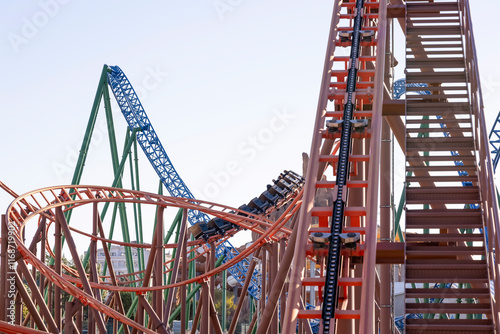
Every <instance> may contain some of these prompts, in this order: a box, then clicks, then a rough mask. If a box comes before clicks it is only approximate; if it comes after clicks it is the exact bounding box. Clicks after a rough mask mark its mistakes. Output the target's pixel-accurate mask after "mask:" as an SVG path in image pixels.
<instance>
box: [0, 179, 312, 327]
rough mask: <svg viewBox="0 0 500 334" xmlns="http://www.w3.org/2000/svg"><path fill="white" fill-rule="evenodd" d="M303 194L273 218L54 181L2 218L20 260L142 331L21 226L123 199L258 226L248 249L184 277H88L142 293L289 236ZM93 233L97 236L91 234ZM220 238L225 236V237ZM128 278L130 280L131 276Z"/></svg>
mask: <svg viewBox="0 0 500 334" xmlns="http://www.w3.org/2000/svg"><path fill="white" fill-rule="evenodd" d="M301 198H302V191H300V192H299V193H298V194H297V196H296V197H295V199H294V200H293V202H292V203H291V204H290V205H289V207H288V208H287V209H286V210H285V212H284V213H283V214H282V215H281V217H280V218H279V219H278V220H277V221H276V222H272V221H270V220H268V219H266V218H264V217H262V216H259V215H251V214H250V215H249V214H248V213H247V212H241V211H240V210H238V209H235V208H231V207H228V206H224V205H220V204H216V203H212V202H207V201H201V200H193V199H189V198H179V197H169V196H163V195H158V194H153V193H147V192H142V191H135V190H126V189H118V188H112V187H101V186H81V185H78V186H76V185H69V186H54V187H46V188H42V189H38V190H34V191H31V192H28V193H26V194H24V195H22V196H19V197H18V198H16V199H15V200H14V201H13V202H12V203H11V204H10V205H9V207H8V208H7V212H6V220H7V226H8V227H9V229H10V231H13V232H14V233H13V237H14V239H15V243H16V247H17V250H18V252H19V254H20V255H21V256H22V257H23V259H24V261H26V262H27V263H29V264H31V265H33V266H34V267H36V268H37V270H38V271H39V272H40V274H41V275H44V276H45V277H46V278H47V279H48V280H50V281H51V282H52V283H54V284H55V285H57V286H58V287H60V288H61V289H63V290H64V291H66V292H68V293H70V294H71V295H72V296H74V297H75V298H77V299H78V300H80V301H81V302H82V303H83V304H84V305H89V306H91V307H93V308H94V309H96V310H98V311H99V312H102V313H103V314H106V315H107V316H110V317H112V318H115V319H117V320H119V321H121V322H122V323H124V324H127V325H130V326H132V327H134V328H137V329H140V330H142V331H144V332H146V333H154V332H152V331H150V330H148V329H146V328H144V327H143V326H141V325H139V324H137V323H135V322H134V321H133V320H130V319H128V318H127V317H126V316H125V315H123V314H121V313H119V312H117V311H115V310H114V309H113V308H111V307H109V306H107V305H105V304H104V303H102V302H100V301H98V300H96V299H94V298H93V297H92V296H91V295H88V294H87V293H85V292H84V291H82V290H81V289H80V288H78V287H77V286H81V284H79V282H81V280H80V279H79V278H78V277H77V275H76V273H75V272H74V271H73V272H72V274H75V276H74V277H71V276H69V275H59V274H57V273H56V272H55V271H54V270H53V269H51V268H50V267H48V266H47V265H46V264H45V263H44V262H42V261H41V260H39V259H38V257H37V256H36V254H33V253H31V252H30V250H29V249H28V247H27V246H26V245H25V244H24V243H23V238H22V233H23V229H24V228H25V227H26V224H27V223H28V222H29V221H30V220H31V219H33V218H34V217H36V216H40V217H45V219H46V220H47V227H46V229H47V230H48V228H49V226H50V225H51V224H52V223H54V222H55V214H54V209H55V208H58V207H60V208H62V209H63V212H65V211H68V210H73V209H75V208H78V207H80V206H82V205H85V204H91V203H95V202H97V203H104V202H122V203H141V204H150V205H156V206H163V207H177V208H183V209H188V210H199V211H201V212H204V213H206V214H209V215H212V216H215V217H219V218H222V219H224V220H227V221H229V222H231V223H233V224H236V225H238V226H240V227H243V228H244V229H248V230H251V231H253V232H257V233H258V234H259V235H260V237H259V238H258V239H257V240H256V241H255V242H254V243H253V244H252V245H251V246H249V247H248V248H247V249H245V250H244V251H242V252H241V253H240V254H238V255H237V256H235V257H234V258H233V259H231V260H230V261H227V262H226V263H224V264H222V265H220V266H219V267H217V268H215V269H212V270H210V271H208V272H205V273H204V274H202V275H200V276H197V277H195V278H192V279H189V280H186V281H182V282H176V283H172V284H169V285H162V286H151V287H124V286H116V285H110V284H109V283H96V282H89V283H90V285H91V287H92V288H97V289H101V290H108V291H128V292H135V293H136V294H144V293H147V292H151V291H157V290H163V289H169V288H174V287H179V286H182V285H185V284H190V283H195V282H202V281H205V280H207V279H208V278H209V277H210V276H213V275H215V274H218V273H220V272H222V271H223V270H226V269H228V268H230V267H231V266H233V265H235V264H236V263H238V262H240V261H241V260H242V259H244V258H246V257H247V256H249V255H250V254H252V253H254V252H255V251H256V250H257V249H258V248H259V247H261V246H262V245H264V244H266V243H267V242H269V241H276V240H279V239H281V238H287V237H288V236H289V235H290V233H291V230H290V229H288V228H285V227H284V225H285V223H286V222H287V221H288V220H289V219H290V218H291V217H292V216H293V215H294V214H295V213H296V212H297V210H298V209H299V208H300V204H301ZM231 211H232V212H231ZM239 212H241V213H244V214H245V215H248V216H242V215H238V213H239ZM71 230H72V232H74V233H79V234H81V235H84V236H87V237H89V234H88V233H85V232H82V231H79V230H78V229H75V228H73V227H72V228H71ZM91 237H92V238H95V236H91ZM223 239H224V240H225V238H223ZM96 240H99V241H104V242H106V243H108V244H119V245H125V246H133V247H139V248H141V247H142V248H147V247H149V246H150V245H146V244H143V245H140V244H126V243H123V242H119V241H114V240H110V239H103V238H99V237H98V238H96ZM221 241H223V240H222V239H221V240H219V242H221ZM196 244H200V243H199V242H198V241H195V242H193V243H191V244H189V245H196ZM164 247H177V244H168V245H164ZM46 248H47V249H48V250H49V252H50V254H51V255H52V256H53V255H54V254H53V253H52V251H51V250H50V246H49V245H48V244H47V247H46ZM205 252H206V251H205ZM136 274H137V273H131V274H127V276H131V275H136ZM105 278H106V277H105V276H102V277H100V279H99V280H100V281H101V279H105ZM134 282H136V281H134ZM126 283H133V282H131V281H129V282H126Z"/></svg>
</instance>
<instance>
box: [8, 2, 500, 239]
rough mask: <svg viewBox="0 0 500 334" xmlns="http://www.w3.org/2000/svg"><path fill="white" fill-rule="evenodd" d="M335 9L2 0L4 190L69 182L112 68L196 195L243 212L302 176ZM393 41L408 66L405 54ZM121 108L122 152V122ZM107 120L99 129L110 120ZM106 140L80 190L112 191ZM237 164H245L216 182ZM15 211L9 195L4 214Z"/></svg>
mask: <svg viewBox="0 0 500 334" xmlns="http://www.w3.org/2000/svg"><path fill="white" fill-rule="evenodd" d="M216 5H220V6H223V7H224V8H225V11H224V9H223V11H222V12H221V11H219V12H218V11H217V9H216ZM332 6H333V2H332V1H326V0H316V1H311V2H306V1H297V0H292V1H282V0H273V1H263V0H220V1H212V0H206V1H199V0H194V1H189V2H184V1H148V2H138V1H108V2H89V1H86V2H84V1H76V0H73V1H69V0H64V1H63V0H60V1H56V0H41V1H22V2H21V1H13V0H5V1H2V3H1V4H0V13H1V14H0V15H1V20H0V36H1V38H0V49H1V53H0V55H1V60H2V61H1V65H0V66H1V72H0V73H1V74H2V80H1V81H0V91H1V92H2V94H3V96H2V100H3V104H2V111H1V113H2V125H3V126H2V131H1V132H0V142H1V146H0V147H1V151H0V152H1V154H2V159H1V162H2V163H1V165H0V180H1V181H3V182H4V183H6V184H7V185H8V186H10V187H11V188H12V189H14V190H15V191H16V192H18V193H25V192H27V191H30V190H34V189H37V188H40V187H44V186H49V185H57V184H69V183H70V181H71V176H72V169H73V167H74V166H73V164H74V162H75V161H76V156H77V154H78V151H79V148H80V145H81V142H82V139H83V133H84V131H85V127H86V124H87V121H88V117H89V115H90V109H91V106H92V102H93V99H94V94H95V91H96V88H97V83H98V80H99V76H100V73H101V70H102V66H103V64H108V65H118V66H120V67H121V68H122V70H123V71H124V72H125V74H126V75H127V76H128V78H129V80H130V81H131V83H132V85H133V86H134V87H135V88H136V90H137V91H138V92H139V94H140V97H141V101H142V104H143V106H144V108H145V110H146V112H147V114H148V116H149V118H150V120H151V122H152V123H153V125H154V128H155V130H156V132H157V134H158V135H159V137H160V139H161V141H162V143H163V146H164V147H165V149H166V151H167V153H168V155H169V157H170V158H171V160H172V162H173V164H174V166H175V168H176V169H177V171H178V172H179V174H180V176H181V178H182V179H183V180H184V182H185V183H186V184H187V185H188V187H189V188H190V189H191V191H192V192H193V193H194V195H195V196H196V197H197V198H200V199H208V200H212V201H214V202H218V203H224V204H227V205H230V206H235V207H238V206H239V205H241V204H243V203H247V202H248V201H249V200H251V199H252V198H253V197H255V196H258V195H259V194H260V193H261V192H262V191H264V190H265V189H266V188H265V187H266V184H268V183H270V182H271V180H272V179H273V178H276V177H277V176H278V174H279V173H280V172H281V171H283V170H284V169H292V170H294V171H296V172H299V173H301V172H302V161H301V153H302V152H309V150H310V140H311V137H312V126H313V123H314V118H315V113H316V105H317V98H318V93H319V85H320V81H321V74H322V69H323V61H324V54H325V49H326V41H327V34H328V30H329V25H330V17H331V11H332ZM221 8H222V7H221ZM498 9H500V4H499V3H498V2H497V1H493V0H481V1H474V2H472V12H473V16H474V28H475V32H476V34H475V36H476V43H477V49H478V53H479V66H480V70H481V74H482V80H483V92H484V94H485V102H486V110H487V112H488V120H489V121H490V124H492V122H493V121H494V120H495V118H496V115H497V112H498V110H499V109H500V108H499V106H498V104H497V103H496V99H495V97H496V95H497V94H498V93H499V92H500V79H499V78H500V69H499V68H498V67H497V66H495V64H496V57H497V54H499V51H500V50H499V49H500V47H499V46H498V43H496V40H497V39H498V36H497V35H496V31H495V30H493V31H492V29H494V28H492V27H493V26H494V23H495V22H496V21H497V20H498V18H497V15H496V13H498ZM398 29H399V28H398ZM397 44H398V45H396V48H398V49H399V50H400V51H399V54H400V55H401V56H400V57H402V56H403V55H404V53H403V52H404V45H403V44H402V43H397ZM396 55H397V56H398V53H397V54H396ZM400 61H402V59H400ZM402 70H403V69H402V68H401V65H400V66H399V68H398V72H399V73H400V74H399V75H398V76H397V77H398V78H400V77H402V73H403V72H402ZM113 108H114V109H113V110H114V114H115V126H116V128H117V131H118V141H119V151H120V153H121V146H120V145H122V143H123V136H124V135H123V133H124V132H123V130H124V128H125V126H126V123H125V121H124V119H123V117H122V116H121V113H120V111H119V109H118V107H117V105H116V104H115V103H114V104H113ZM100 115H101V117H100V118H99V119H98V124H100V123H101V122H102V121H103V119H104V118H103V117H102V116H103V115H104V112H103V109H101V111H100ZM277 115H288V116H286V117H284V118H283V116H282V118H277ZM99 129H102V127H99V125H98V126H97V127H96V131H97V136H96V138H95V139H96V140H95V141H94V144H93V146H92V148H91V150H90V152H89V156H88V160H87V161H88V163H87V166H86V167H87V169H86V172H84V176H83V179H82V184H100V185H109V184H111V182H112V174H111V170H112V166H111V162H110V159H109V153H108V152H109V146H108V142H107V137H102V136H107V134H106V133H105V132H103V131H101V130H99ZM259 136H260V138H259ZM252 138H257V139H252ZM255 140H256V141H257V143H255ZM140 159H141V172H142V174H141V180H142V188H143V189H145V190H148V191H156V189H157V181H156V180H157V179H156V174H155V173H154V171H153V169H152V168H151V167H150V166H149V163H148V162H147V160H146V158H145V156H144V155H143V154H142V152H141V155H140ZM228 163H230V164H233V165H236V166H238V167H237V168H234V167H233V175H231V176H230V177H229V178H228V179H226V178H222V179H221V178H220V175H222V174H225V173H226V172H224V171H225V170H226V169H227V165H228ZM401 173H403V172H401ZM215 175H219V185H218V186H215V185H216V182H215V179H216V177H215ZM226 175H227V174H226ZM126 180H127V183H126V184H125V185H126V186H127V184H128V180H129V177H128V176H126ZM396 198H399V194H396ZM11 200H12V198H10V197H9V196H8V195H6V194H5V193H4V192H2V191H0V211H2V212H4V210H5V209H6V208H7V206H8V204H9V203H10V202H11ZM89 219H90V218H89ZM149 223H151V222H149ZM145 224H146V225H147V224H148V223H147V222H146V223H145ZM146 229H147V227H146V228H145V230H146ZM132 230H133V229H132V227H131V231H132ZM148 234H149V233H148ZM148 234H146V236H145V238H146V240H148V239H149V238H148V237H147V235H148ZM243 240H244V238H240V239H239V240H237V241H235V244H240V243H241V242H243ZM247 240H248V239H247Z"/></svg>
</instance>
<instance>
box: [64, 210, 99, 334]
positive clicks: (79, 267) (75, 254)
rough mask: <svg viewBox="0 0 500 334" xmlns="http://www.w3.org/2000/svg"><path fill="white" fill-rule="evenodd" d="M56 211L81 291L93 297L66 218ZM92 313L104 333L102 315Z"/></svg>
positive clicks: (93, 310)
mask: <svg viewBox="0 0 500 334" xmlns="http://www.w3.org/2000/svg"><path fill="white" fill-rule="evenodd" d="M55 211H56V216H57V222H58V224H59V225H60V226H61V229H62V231H64V236H65V237H66V241H67V242H68V248H69V250H70V252H71V255H72V257H73V261H74V263H75V266H76V269H77V271H78V275H79V276H80V281H81V283H82V286H83V290H84V291H85V292H86V293H88V294H89V295H91V296H93V293H92V289H91V287H90V284H89V281H88V280H87V275H86V273H85V269H84V268H83V265H82V262H81V261H80V257H79V256H78V252H77V250H76V244H75V241H74V240H73V237H72V235H71V232H70V230H69V226H68V223H67V221H66V218H65V217H64V214H63V211H62V208H61V207H57V208H56V209H55ZM90 309H91V310H92V312H93V313H94V316H95V318H96V321H97V327H98V328H99V330H100V331H101V332H105V331H106V328H105V326H104V320H103V318H102V314H100V313H99V312H98V311H97V310H95V309H94V308H90Z"/></svg>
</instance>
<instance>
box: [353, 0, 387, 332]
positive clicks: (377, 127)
mask: <svg viewBox="0 0 500 334" xmlns="http://www.w3.org/2000/svg"><path fill="white" fill-rule="evenodd" d="M386 20H387V2H386V1H380V4H379V25H378V31H377V41H378V42H377V60H376V64H377V67H376V69H375V89H374V94H373V96H374V100H373V112H372V135H371V139H370V153H371V157H370V169H369V171H368V178H367V179H368V184H369V187H368V190H367V198H368V199H370V200H369V201H368V203H367V210H366V213H367V216H366V222H367V223H366V239H365V245H366V248H365V255H364V256H363V278H364V279H363V286H362V289H361V318H360V322H359V328H362V329H363V331H365V333H367V334H373V333H375V332H376V331H375V309H374V307H375V305H374V300H375V279H376V277H375V260H376V252H375V250H376V248H377V224H376V222H377V207H376V204H375V202H376V201H375V199H376V198H377V197H378V192H379V189H378V185H379V176H380V174H379V167H380V139H381V131H382V102H383V96H384V94H383V89H384V86H383V81H384V73H385V71H384V67H385V66H384V65H385V64H384V60H385V40H386V30H387V26H386Z"/></svg>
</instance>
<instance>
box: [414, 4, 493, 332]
mask: <svg viewBox="0 0 500 334" xmlns="http://www.w3.org/2000/svg"><path fill="white" fill-rule="evenodd" d="M406 10H407V11H406V34H407V35H406V67H407V73H406V83H407V96H406V205H407V207H406V209H407V210H406V246H405V248H406V250H405V251H406V256H405V261H406V272H405V275H406V278H405V282H406V313H408V314H418V315H420V319H407V320H406V333H407V334H414V333H439V334H441V333H475V334H479V333H480V334H483V333H484V334H486V333H494V325H493V321H492V320H491V318H492V304H491V298H490V289H489V284H490V278H489V274H488V264H487V261H486V259H487V258H488V254H487V249H486V244H485V233H483V232H484V231H485V229H484V228H483V216H482V211H481V202H480V200H481V197H480V183H479V180H478V173H477V165H476V164H477V161H476V149H477V143H476V142H475V139H474V136H473V128H474V123H473V117H472V114H471V103H470V98H469V88H468V84H469V81H468V80H469V78H468V73H467V71H466V68H465V67H466V61H465V46H464V41H463V38H464V33H463V31H464V29H463V26H462V24H461V22H462V21H461V14H460V7H459V2H458V0H446V1H440V0H436V1H434V0H407V1H406ZM411 84H418V86H419V87H411V86H414V85H411ZM422 91H425V94H422ZM410 284H411V288H410V287H409V286H410ZM422 317H423V318H422ZM415 318H417V317H415Z"/></svg>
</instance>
